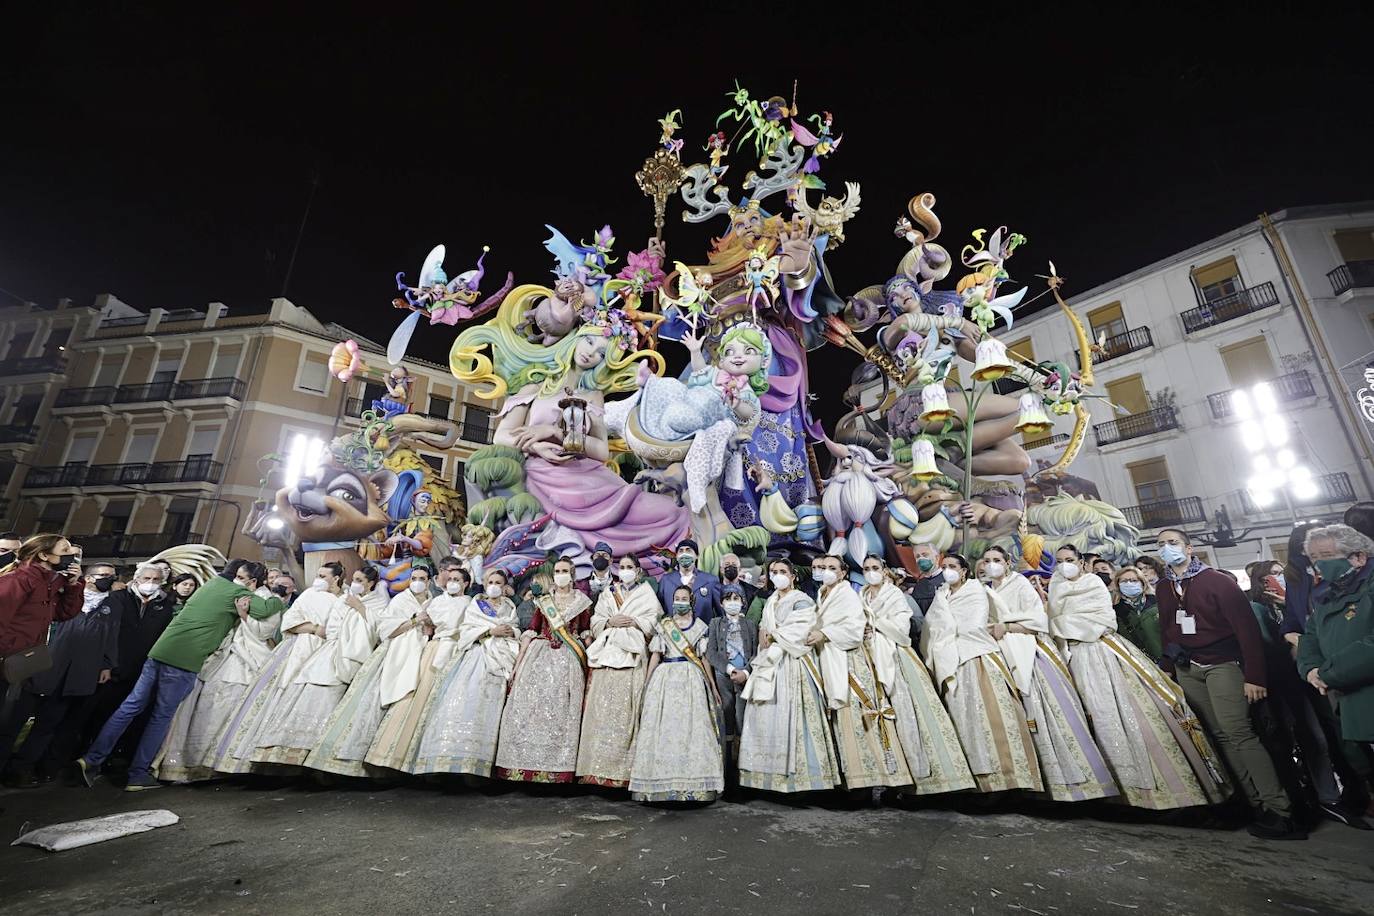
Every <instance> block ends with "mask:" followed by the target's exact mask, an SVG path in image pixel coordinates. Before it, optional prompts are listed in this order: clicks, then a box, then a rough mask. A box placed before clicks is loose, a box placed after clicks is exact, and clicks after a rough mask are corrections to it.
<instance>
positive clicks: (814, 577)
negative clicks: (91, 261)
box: [811, 569, 825, 582]
mask: <svg viewBox="0 0 1374 916" xmlns="http://www.w3.org/2000/svg"><path fill="white" fill-rule="evenodd" d="M811 581H812V582H824V581H825V573H823V572H821V571H820V570H819V569H813V570H811Z"/></svg>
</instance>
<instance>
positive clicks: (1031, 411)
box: [1016, 394, 1054, 436]
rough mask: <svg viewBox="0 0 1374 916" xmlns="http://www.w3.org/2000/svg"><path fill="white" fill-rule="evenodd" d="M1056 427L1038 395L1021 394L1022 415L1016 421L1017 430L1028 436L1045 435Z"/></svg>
mask: <svg viewBox="0 0 1374 916" xmlns="http://www.w3.org/2000/svg"><path fill="white" fill-rule="evenodd" d="M1052 429H1054V424H1053V423H1051V422H1050V418H1049V417H1048V416H1046V415H1045V407H1044V405H1043V404H1042V403H1041V401H1040V398H1039V396H1038V395H1034V394H1023V395H1021V417H1020V419H1018V420H1017V421H1016V431H1017V432H1018V433H1023V434H1025V435H1027V436H1043V435H1044V434H1045V433H1047V432H1049V431H1050V430H1052Z"/></svg>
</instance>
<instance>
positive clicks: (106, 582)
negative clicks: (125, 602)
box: [91, 576, 114, 592]
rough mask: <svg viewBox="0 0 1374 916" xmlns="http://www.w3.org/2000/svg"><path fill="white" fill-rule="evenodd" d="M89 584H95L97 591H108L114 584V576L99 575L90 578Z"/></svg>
mask: <svg viewBox="0 0 1374 916" xmlns="http://www.w3.org/2000/svg"><path fill="white" fill-rule="evenodd" d="M91 584H93V585H94V586H95V590H96V591H98V592H108V591H109V590H110V589H111V588H112V587H113V586H114V576H101V577H99V578H98V579H92V580H91Z"/></svg>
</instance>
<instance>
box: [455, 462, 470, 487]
mask: <svg viewBox="0 0 1374 916" xmlns="http://www.w3.org/2000/svg"><path fill="white" fill-rule="evenodd" d="M453 465H454V468H455V470H454V472H453V489H455V490H457V491H458V492H459V493H467V491H468V489H467V488H468V485H467V481H465V480H464V479H463V478H464V476H465V475H466V474H467V464H466V463H464V462H462V461H455V462H453Z"/></svg>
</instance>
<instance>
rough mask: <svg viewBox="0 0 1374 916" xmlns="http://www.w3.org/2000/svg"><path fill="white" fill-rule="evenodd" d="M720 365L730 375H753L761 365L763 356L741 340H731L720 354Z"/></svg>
mask: <svg viewBox="0 0 1374 916" xmlns="http://www.w3.org/2000/svg"><path fill="white" fill-rule="evenodd" d="M720 365H721V368H723V369H724V370H725V371H726V372H728V373H730V374H731V375H753V374H754V373H755V372H757V371H759V367H760V366H762V365H763V354H762V353H760V352H759V349H758V347H754V346H751V345H750V344H748V343H746V342H745V341H743V340H732V341H730V342H729V343H728V344H726V345H725V350H724V351H723V352H722V353H721V354H720Z"/></svg>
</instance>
